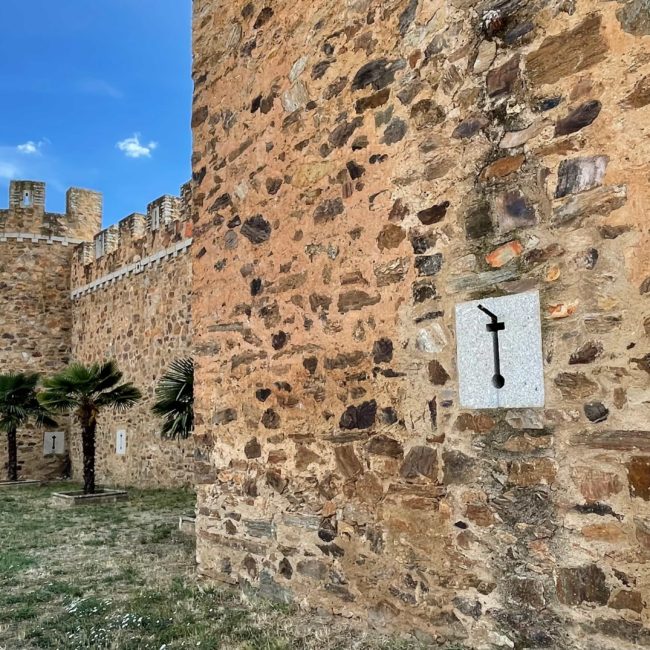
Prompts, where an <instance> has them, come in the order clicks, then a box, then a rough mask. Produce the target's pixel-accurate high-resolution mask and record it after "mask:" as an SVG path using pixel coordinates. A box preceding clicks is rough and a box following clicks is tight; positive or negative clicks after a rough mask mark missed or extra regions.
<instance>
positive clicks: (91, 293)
mask: <svg viewBox="0 0 650 650" xmlns="http://www.w3.org/2000/svg"><path fill="white" fill-rule="evenodd" d="M188 200H189V194H188V195H186V200H185V201H182V200H181V199H178V198H176V197H170V196H164V197H161V198H160V199H157V200H156V201H153V202H152V203H151V204H149V206H148V208H147V214H146V215H145V214H133V215H130V216H129V217H127V218H125V219H123V220H122V221H120V222H119V223H118V224H117V225H115V226H111V227H110V228H108V229H106V230H104V231H102V232H100V233H98V234H97V235H96V236H95V238H94V242H93V243H84V244H81V245H80V246H78V247H77V249H76V250H75V258H74V260H73V264H72V296H73V310H72V341H73V346H72V354H73V358H74V359H75V360H77V361H81V362H83V363H95V362H99V361H102V360H105V359H114V360H115V361H117V364H118V366H119V368H120V370H122V372H123V373H124V375H125V380H128V381H132V382H134V383H135V384H136V385H137V386H138V387H139V388H140V389H141V390H142V392H143V393H144V396H145V397H144V399H143V401H142V402H140V403H139V404H138V406H137V407H135V408H133V409H131V410H129V411H128V412H127V413H124V414H112V413H110V412H105V413H104V414H103V415H102V416H101V417H100V423H99V427H98V432H97V456H96V473H97V480H98V481H99V482H102V483H106V484H110V485H137V486H139V487H164V486H173V485H186V484H190V483H191V482H192V454H193V450H194V447H193V443H192V440H191V439H190V440H189V441H187V442H180V443H179V442H174V441H166V440H161V439H160V421H159V420H158V418H155V417H154V416H153V415H152V413H151V406H152V404H153V401H154V390H155V386H156V383H157V382H158V380H159V379H160V377H161V375H162V374H163V373H164V372H165V370H166V369H167V367H168V366H169V364H170V362H171V361H173V360H174V359H176V358H182V357H187V356H190V354H191V351H190V341H191V331H192V319H191V313H190V284H191V282H190V279H191V258H190V256H189V252H188V251H189V245H190V243H191V234H192V232H191V225H192V224H191V222H190V221H189V220H188V214H189V210H190V206H189V204H188V203H187V201H188ZM119 430H124V431H126V452H125V453H124V454H120V453H118V450H117V448H116V439H117V438H116V436H117V431H119ZM77 434H78V432H77V431H76V430H75V431H74V432H73V436H72V461H73V462H72V467H73V475H74V477H75V478H80V477H81V474H82V471H83V465H82V462H81V441H80V436H79V435H77Z"/></svg>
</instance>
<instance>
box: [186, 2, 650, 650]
mask: <svg viewBox="0 0 650 650" xmlns="http://www.w3.org/2000/svg"><path fill="white" fill-rule="evenodd" d="M194 82H195V96H194V112H193V120H192V122H193V129H194V154H193V170H194V180H195V182H196V195H195V196H196V201H197V203H198V204H199V216H198V222H197V224H196V226H195V229H194V246H193V306H192V313H193V321H194V332H195V333H194V346H193V347H194V355H195V359H196V362H197V366H198V370H197V382H196V383H197V396H196V399H197V432H196V436H195V438H196V442H197V445H199V448H198V450H197V457H198V458H199V462H198V463H197V481H198V482H199V483H200V485H199V504H198V506H199V517H198V522H197V524H198V525H197V531H198V539H197V544H198V560H199V570H200V572H201V574H202V575H203V576H205V577H208V578H211V579H216V580H221V581H225V582H227V583H230V584H239V585H242V586H246V585H254V586H256V587H258V588H259V589H261V591H262V592H263V593H266V594H268V595H271V596H273V597H275V598H280V599H283V600H286V601H295V602H300V603H302V602H306V603H308V604H311V605H313V606H317V607H322V608H326V609H327V610H330V611H333V612H336V613H341V614H344V615H346V616H355V617H358V618H359V620H362V621H366V620H368V621H369V622H370V623H371V624H374V625H379V626H382V625H386V626H389V627H399V628H403V629H418V630H420V634H421V635H424V638H438V639H439V640H442V639H459V640H461V641H464V642H465V643H467V644H468V645H469V646H470V647H472V648H497V647H515V648H532V647H548V648H571V649H576V648H584V649H585V650H586V649H587V648H589V649H593V648H603V649H604V648H632V647H638V646H648V645H650V629H648V619H649V611H648V603H649V601H650V571H649V570H648V563H647V559H648V557H649V553H650V510H649V509H648V508H649V506H648V500H650V341H649V338H648V337H649V336H650V303H649V302H648V301H649V300H650V254H649V252H650V246H649V239H650V235H649V233H648V221H647V216H646V214H645V207H646V206H647V205H648V202H649V199H650V189H649V185H648V177H649V172H650V166H649V164H648V144H647V135H648V128H649V125H650V9H649V7H648V3H647V2H646V1H645V0H630V1H629V2H597V1H596V0H528V1H522V0H508V1H500V2H497V1H496V0H483V1H479V2H469V1H468V0H447V1H441V2H429V1H423V0H410V1H407V0H400V1H396V0H395V1H382V2H379V1H372V0H346V1H344V2H340V1H334V0H320V1H319V2H307V1H306V0H292V2H287V1H285V0H277V1H275V2H273V3H268V4H267V5H263V4H262V3H260V2H255V3H254V2H246V1H244V0H235V1H234V2H228V3H226V2H223V1H222V0H195V2H194ZM530 289H538V290H539V292H540V294H541V302H542V316H543V325H542V330H543V351H544V373H545V384H546V385H545V389H546V402H545V407H544V408H542V409H534V410H533V409H524V410H521V409H517V410H515V409H510V410H493V411H464V410H462V409H461V408H460V406H459V403H458V384H457V372H456V367H455V354H456V350H455V331H454V306H455V305H456V304H457V303H459V302H462V301H466V300H469V299H474V298H483V297H485V296H499V295H505V294H512V293H518V292H523V291H526V290H530ZM426 635H429V636H428V637H427V636H426Z"/></svg>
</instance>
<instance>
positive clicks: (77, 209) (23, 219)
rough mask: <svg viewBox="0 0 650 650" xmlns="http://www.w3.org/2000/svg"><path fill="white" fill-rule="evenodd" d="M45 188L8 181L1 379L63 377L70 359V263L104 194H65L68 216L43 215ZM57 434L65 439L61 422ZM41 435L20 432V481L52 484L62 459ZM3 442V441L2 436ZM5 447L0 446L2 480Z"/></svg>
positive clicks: (1, 258)
mask: <svg viewBox="0 0 650 650" xmlns="http://www.w3.org/2000/svg"><path fill="white" fill-rule="evenodd" d="M45 193H46V187H45V184H44V183H38V182H33V181H12V182H11V184H10V189H9V209H7V210H0V291H1V292H2V293H1V295H2V307H1V309H0V372H40V373H43V374H50V373H52V372H56V371H58V370H61V369H62V368H63V367H65V365H66V364H67V363H68V361H69V360H70V347H71V339H70V331H71V327H72V303H71V301H70V263H71V259H72V254H73V249H74V245H76V244H78V243H79V242H80V241H81V240H82V239H83V238H85V237H87V236H89V235H90V236H92V234H94V233H95V232H96V231H97V230H98V229H99V228H100V226H101V205H102V199H101V195H100V194H97V193H96V192H91V191H89V190H81V189H76V188H73V189H70V190H68V195H67V197H68V202H67V205H68V209H67V211H66V214H55V213H51V212H47V211H46V210H45ZM60 423H61V426H60V427H58V429H59V430H61V431H63V432H64V433H65V432H67V424H66V423H65V418H63V419H61V422H60ZM43 433H44V432H43V430H38V429H36V430H35V429H33V428H29V429H26V430H24V431H20V432H19V436H18V462H19V465H20V475H21V476H22V477H24V478H39V479H42V478H53V477H58V476H61V474H62V472H63V471H64V466H65V457H64V456H62V455H59V456H56V455H45V456H44V446H43ZM3 436H4V434H3ZM6 462H7V449H6V441H5V440H4V439H3V440H2V442H1V443H0V468H1V469H2V473H3V476H2V478H4V468H5V467H6Z"/></svg>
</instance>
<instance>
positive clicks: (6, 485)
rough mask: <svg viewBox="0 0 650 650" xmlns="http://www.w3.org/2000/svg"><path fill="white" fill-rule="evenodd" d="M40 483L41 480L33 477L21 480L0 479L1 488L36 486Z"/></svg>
mask: <svg viewBox="0 0 650 650" xmlns="http://www.w3.org/2000/svg"><path fill="white" fill-rule="evenodd" d="M38 485H42V481H36V480H34V479H25V480H22V481H0V489H2V488H21V487H37V486H38Z"/></svg>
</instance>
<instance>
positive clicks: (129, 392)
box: [95, 382, 142, 413]
mask: <svg viewBox="0 0 650 650" xmlns="http://www.w3.org/2000/svg"><path fill="white" fill-rule="evenodd" d="M140 399H142V393H141V392H140V390H139V389H138V388H136V387H135V386H134V385H133V384H132V383H130V382H129V383H126V384H121V385H119V386H117V387H116V388H114V389H113V390H109V391H107V392H104V393H101V394H100V395H98V396H97V397H96V398H95V404H96V405H97V406H98V407H99V408H102V407H108V408H112V409H113V410H114V411H117V412H119V413H121V412H123V411H126V410H128V409H130V408H131V407H132V406H133V405H134V404H136V402H138V401H139V400H140Z"/></svg>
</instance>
